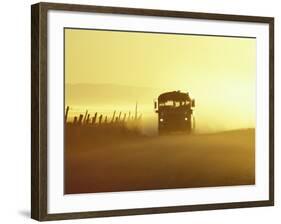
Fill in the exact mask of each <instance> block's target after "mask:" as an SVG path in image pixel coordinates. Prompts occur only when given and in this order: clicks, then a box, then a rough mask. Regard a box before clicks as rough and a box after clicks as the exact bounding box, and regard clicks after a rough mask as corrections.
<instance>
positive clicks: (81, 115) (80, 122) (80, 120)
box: [78, 114, 83, 125]
mask: <svg viewBox="0 0 281 224" xmlns="http://www.w3.org/2000/svg"><path fill="white" fill-rule="evenodd" d="M82 122H83V114H80V115H79V120H78V124H79V125H81V124H82Z"/></svg>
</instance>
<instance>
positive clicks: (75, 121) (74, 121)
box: [73, 116, 77, 125]
mask: <svg viewBox="0 0 281 224" xmlns="http://www.w3.org/2000/svg"><path fill="white" fill-rule="evenodd" d="M73 124H74V125H76V124H77V116H75V117H74V119H73Z"/></svg>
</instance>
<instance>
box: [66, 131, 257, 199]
mask: <svg viewBox="0 0 281 224" xmlns="http://www.w3.org/2000/svg"><path fill="white" fill-rule="evenodd" d="M81 136H82V137H81ZM86 139H87V140H86ZM250 184H255V131H254V129H245V130H237V131H229V132H221V133H215V134H197V135H196V134H193V135H169V136H161V137H159V136H154V137H145V136H137V135H132V136H126V137H125V138H119V137H118V138H114V137H112V138H111V137H110V136H108V135H106V133H105V134H103V135H101V136H98V137H96V139H95V138H90V137H89V136H85V135H83V134H81V133H80V137H79V133H78V132H73V131H69V130H66V141H65V193H66V194H72V193H89V192H112V191H132V190H148V189H167V188H188V187H211V186H228V185H250Z"/></svg>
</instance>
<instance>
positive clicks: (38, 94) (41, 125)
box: [31, 3, 274, 221]
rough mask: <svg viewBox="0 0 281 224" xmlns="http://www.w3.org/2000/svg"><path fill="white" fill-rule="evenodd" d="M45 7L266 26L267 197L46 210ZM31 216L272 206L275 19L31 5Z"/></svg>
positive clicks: (56, 217)
mask: <svg viewBox="0 0 281 224" xmlns="http://www.w3.org/2000/svg"><path fill="white" fill-rule="evenodd" d="M49 10H64V11H79V12H89V13H91V12H99V13H111V14H127V15H143V16H158V17H168V18H169V17H170V18H172V17H173V18H195V19H206V20H224V21H240V22H254V23H264V24H268V25H269V62H270V63H269V76H270V77H269V91H270V93H269V165H270V167H269V200H264V201H248V202H247V201H245V202H233V203H216V204H204V205H186V206H171V207H156V208H155V207H154V208H138V209H124V210H108V211H89V212H76V213H63V214H48V210H47V208H48V207H47V205H48V200H47V197H48V194H47V154H48V146H47V123H48V120H47V108H48V103H47V91H48V90H47V89H48V88H47V79H48V77H47V63H48V62H47V47H48V46H47V13H48V11H49ZM31 28H32V30H31V41H32V44H31V59H32V63H31V117H32V119H31V135H32V140H31V143H32V144H31V186H32V187H31V217H32V218H33V219H36V220H39V221H47V220H59V219H79V218H92V217H107V216H123V215H138V214H154V213H169V212H186V211H198V210H214V209H227V208H242V207H259V206H273V205H274V18H272V17H257V16H240V15H223V14H210V13H195V12H183V11H164V10H152V9H137V8H118V7H103V6H90V5H72V4H57V3H38V4H35V5H32V7H31Z"/></svg>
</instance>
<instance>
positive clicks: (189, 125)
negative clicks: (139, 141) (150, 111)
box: [154, 91, 195, 135]
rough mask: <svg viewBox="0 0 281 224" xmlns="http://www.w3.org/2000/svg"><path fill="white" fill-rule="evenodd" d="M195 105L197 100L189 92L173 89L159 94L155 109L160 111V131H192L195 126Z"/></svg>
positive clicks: (162, 132)
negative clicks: (193, 113) (193, 114)
mask: <svg viewBox="0 0 281 224" xmlns="http://www.w3.org/2000/svg"><path fill="white" fill-rule="evenodd" d="M194 107H195V100H194V99H191V98H190V96H189V93H188V92H187V93H183V92H180V91H172V92H166V93H162V94H161V95H159V96H158V99H157V100H155V101H154V109H155V112H156V113H158V133H159V134H160V135H162V134H168V133H172V132H186V133H191V131H192V130H193V129H194V128H195V119H194V117H193V116H192V112H193V108H194Z"/></svg>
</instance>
